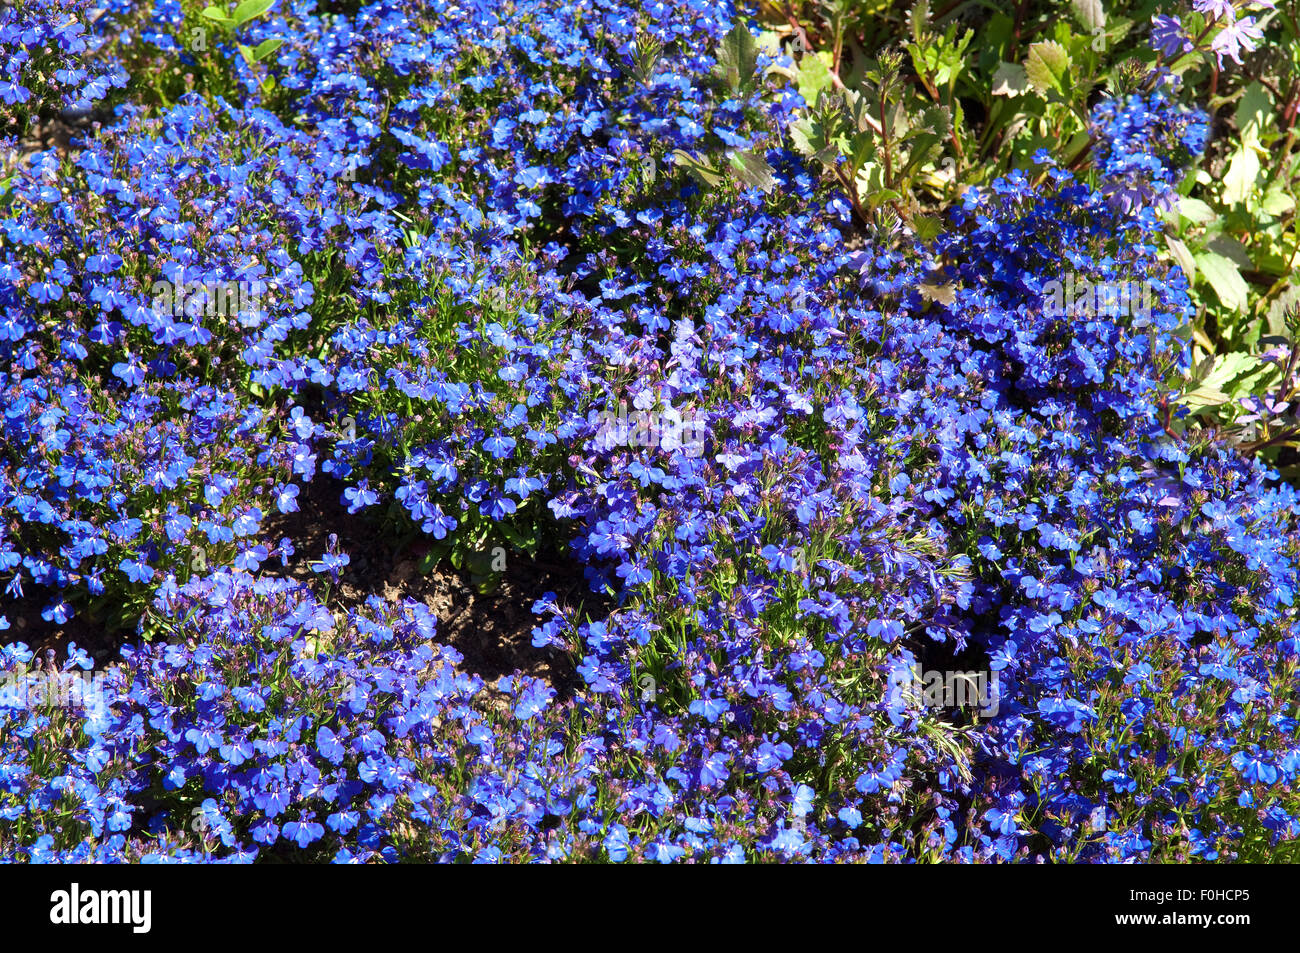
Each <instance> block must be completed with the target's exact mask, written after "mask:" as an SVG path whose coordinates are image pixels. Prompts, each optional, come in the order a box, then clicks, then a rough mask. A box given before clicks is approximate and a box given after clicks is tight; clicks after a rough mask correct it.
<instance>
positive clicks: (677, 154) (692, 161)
mask: <svg viewBox="0 0 1300 953" xmlns="http://www.w3.org/2000/svg"><path fill="white" fill-rule="evenodd" d="M672 155H673V157H674V158H675V159H676V160H677V161H678V163H680V164H681V165H683V166H685V167H686V171H688V172H690V173H691V175H693V176H695V177H696V178H697V179H699V180H700V181H701V182H702V183H704V184H705V185H706V186H708V187H709V188H717V187H718V186H719V185H721V184H722V181H723V179H722V174H721V173H720V172H719V171H718V170H717V169H715V168H713V166H711V165H709V164H708V163H707V162H702V161H700V160H699V159H697V158H695V156H693V155H691V154H690V153H689V152H686V151H685V150H683V149H674V150H673V152H672Z"/></svg>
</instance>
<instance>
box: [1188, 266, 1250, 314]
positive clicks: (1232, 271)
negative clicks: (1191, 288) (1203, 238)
mask: <svg viewBox="0 0 1300 953" xmlns="http://www.w3.org/2000/svg"><path fill="white" fill-rule="evenodd" d="M1192 257H1193V258H1194V259H1195V260H1196V268H1197V270H1198V271H1199V272H1200V273H1201V274H1202V275H1204V276H1205V280H1206V281H1208V282H1209V283H1210V287H1211V288H1213V289H1214V293H1215V294H1216V295H1217V296H1218V298H1219V303H1220V304H1222V305H1223V306H1224V307H1225V308H1228V309H1230V310H1232V311H1245V310H1246V301H1247V298H1248V297H1249V294H1250V289H1249V288H1248V287H1247V286H1246V282H1245V279H1243V278H1242V277H1241V272H1240V271H1238V270H1237V266H1236V265H1234V264H1233V263H1232V262H1231V261H1229V260H1228V259H1227V258H1224V257H1223V256H1222V255H1219V254H1216V253H1215V252H1210V251H1206V252H1200V253H1198V254H1195V255H1193V256H1192Z"/></svg>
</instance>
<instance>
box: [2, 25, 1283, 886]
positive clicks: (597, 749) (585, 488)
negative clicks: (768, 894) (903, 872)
mask: <svg viewBox="0 0 1300 953" xmlns="http://www.w3.org/2000/svg"><path fill="white" fill-rule="evenodd" d="M1296 16H1297V11H1296V5H1295V4H1294V3H1282V2H1279V3H1277V5H1276V6H1274V5H1273V4H1269V3H1236V4H1233V3H1232V2H1230V0H1194V2H1193V3H1191V4H1190V5H1188V4H1181V5H1179V4H1157V3H1149V2H1147V3H1133V4H1128V5H1119V4H1099V3H1095V2H1089V3H1047V2H1042V3H1038V2H1026V3H1022V4H1018V5H1017V7H1016V9H1015V10H1014V11H1012V12H1007V11H1000V10H997V9H995V8H993V7H991V6H989V5H982V4H978V3H961V4H956V3H953V4H943V5H939V4H928V3H925V2H921V3H918V4H916V5H895V4H892V3H888V2H886V3H881V4H874V5H873V4H853V3H847V2H843V0H835V2H824V3H802V2H800V3H781V4H767V3H764V4H761V5H759V6H757V7H737V6H734V5H732V4H731V3H728V2H714V0H673V2H665V3H660V2H636V0H576V2H558V0H515V2H511V3H506V4H498V3H472V2H455V0H445V2H442V0H380V2H373V3H364V2H351V3H347V2H328V0H244V2H241V3H238V4H229V3H227V4H222V3H216V4H208V3H206V2H190V0H158V2H152V3H150V2H138V0H28V2H19V3H16V4H13V5H11V6H8V7H6V8H4V10H3V11H0V52H3V53H4V55H5V58H6V59H8V60H9V61H11V62H13V63H16V64H18V65H19V68H18V69H17V70H16V72H15V73H14V75H13V78H12V79H10V80H8V81H7V85H0V123H3V128H4V130H5V135H6V136H7V140H6V142H5V143H4V144H3V145H4V151H5V153H6V155H7V158H6V160H5V163H4V166H3V169H2V170H0V188H2V189H3V191H2V192H0V277H2V278H3V281H2V282H0V305H2V309H0V395H2V401H0V403H2V405H3V411H4V416H3V420H2V421H0V643H2V644H0V857H3V858H4V859H5V860H9V861H17V862H61V861H94V862H251V861H299V862H341V863H342V862H402V861H406V862H411V861H414V862H430V861H439V862H502V861H511V862H514V861H522V862H538V861H567V862H577V861H601V862H605V861H614V862H622V861H654V862H694V863H703V862H710V863H713V862H719V863H721V862H725V863H735V862H755V861H798V862H804V861H812V862H934V861H947V862H968V863H975V862H995V861H1068V862H1122V861H1130V860H1142V861H1190V860H1195V861H1273V860H1296V859H1300V855H1298V854H1297V848H1296V843H1297V835H1300V795H1297V792H1296V786H1297V775H1298V774H1300V721H1297V718H1298V717H1300V714H1298V713H1297V711H1296V702H1297V687H1298V686H1300V682H1298V678H1300V674H1298V673H1300V639H1298V638H1297V625H1296V623H1297V610H1296V606H1295V598H1296V589H1297V582H1298V571H1300V570H1298V560H1300V527H1298V526H1297V519H1298V518H1300V498H1298V497H1297V494H1296V491H1295V489H1294V486H1293V483H1292V482H1291V480H1292V478H1293V477H1294V475H1295V472H1296V471H1295V470H1294V463H1295V456H1294V454H1295V446H1296V445H1297V443H1300V436H1298V435H1300V424H1297V422H1296V410H1295V396H1296V391H1297V389H1298V388H1300V384H1298V383H1297V380H1298V379H1300V371H1298V368H1300V365H1298V364H1297V361H1298V360H1300V355H1297V352H1296V350H1295V344H1294V342H1295V336H1296V334H1297V333H1300V322H1297V319H1296V305H1297V292H1296V290H1295V286H1294V284H1293V279H1294V275H1295V268H1294V266H1295V253H1296V249H1297V248H1298V247H1300V237H1298V236H1297V232H1296V225H1295V188H1296V181H1297V179H1298V178H1300V165H1297V159H1296V151H1297V150H1296V143H1295V131H1294V130H1295V121H1296V115H1297V112H1298V111H1300V74H1297V69H1298V68H1300V61H1297V60H1296V52H1295V51H1296V50H1297V49H1300V46H1298V45H1297V41H1298V40H1300V30H1297V27H1296V22H1297V20H1296ZM467 633H468V634H467ZM484 633H487V635H484ZM488 643H490V644H488Z"/></svg>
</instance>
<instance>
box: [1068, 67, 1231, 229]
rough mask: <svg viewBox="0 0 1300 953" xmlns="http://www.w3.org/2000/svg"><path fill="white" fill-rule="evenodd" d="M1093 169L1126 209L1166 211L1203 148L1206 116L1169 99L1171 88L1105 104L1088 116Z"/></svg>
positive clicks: (1109, 101) (1207, 133) (1134, 95)
mask: <svg viewBox="0 0 1300 953" xmlns="http://www.w3.org/2000/svg"><path fill="white" fill-rule="evenodd" d="M1092 120H1093V137H1094V139H1095V140H1096V143H1097V144H1096V147H1095V148H1096V151H1097V161H1098V165H1099V167H1100V169H1101V171H1102V173H1103V174H1104V175H1105V177H1106V179H1107V180H1108V191H1109V192H1110V193H1111V194H1113V195H1114V196H1115V197H1116V201H1118V202H1119V203H1120V204H1121V205H1122V206H1123V207H1124V208H1125V209H1126V210H1131V209H1132V208H1133V207H1135V206H1137V205H1147V204H1154V205H1155V206H1156V207H1157V208H1167V207H1168V206H1169V205H1170V204H1172V202H1173V200H1174V188H1175V187H1176V186H1177V185H1178V183H1179V180H1180V179H1181V178H1182V176H1183V172H1184V170H1185V169H1186V167H1187V164H1188V162H1189V160H1190V159H1191V158H1192V157H1195V156H1198V155H1200V154H1201V152H1202V151H1203V150H1204V149H1205V143H1206V139H1207V137H1208V135H1209V120H1210V117H1209V116H1208V115H1207V114H1206V113H1205V112H1204V111H1203V110H1199V109H1188V108H1187V107H1186V106H1183V105H1182V104H1180V103H1179V102H1178V101H1177V99H1175V98H1174V95H1173V89H1172V83H1169V84H1166V85H1162V86H1159V87H1157V88H1156V89H1153V90H1151V91H1150V92H1146V93H1142V92H1137V93H1131V94H1130V95H1129V96H1127V97H1125V98H1122V99H1105V100H1103V101H1102V102H1101V103H1100V104H1099V105H1098V106H1097V108H1096V109H1095V110H1094V111H1093V116H1092Z"/></svg>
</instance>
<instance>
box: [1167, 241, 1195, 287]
mask: <svg viewBox="0 0 1300 953" xmlns="http://www.w3.org/2000/svg"><path fill="white" fill-rule="evenodd" d="M1165 244H1166V245H1167V246H1169V253H1170V254H1171V255H1173V256H1174V261H1176V262H1178V267H1179V268H1181V269H1183V274H1185V275H1186V276H1187V280H1188V281H1189V282H1190V281H1192V280H1194V279H1195V277H1196V260H1195V259H1194V258H1192V253H1191V252H1190V251H1188V250H1187V246H1186V245H1184V244H1183V243H1182V242H1181V241H1179V240H1178V239H1176V238H1174V236H1172V235H1166V236H1165Z"/></svg>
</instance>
